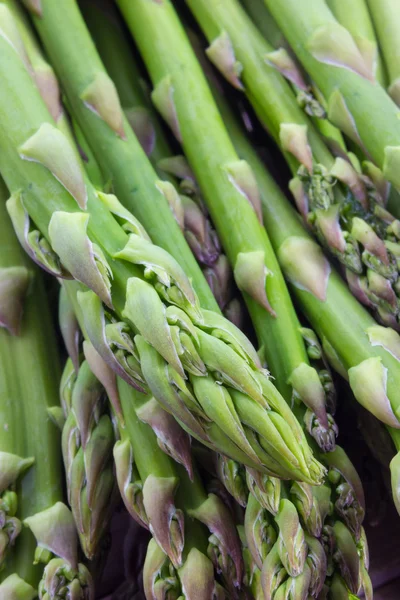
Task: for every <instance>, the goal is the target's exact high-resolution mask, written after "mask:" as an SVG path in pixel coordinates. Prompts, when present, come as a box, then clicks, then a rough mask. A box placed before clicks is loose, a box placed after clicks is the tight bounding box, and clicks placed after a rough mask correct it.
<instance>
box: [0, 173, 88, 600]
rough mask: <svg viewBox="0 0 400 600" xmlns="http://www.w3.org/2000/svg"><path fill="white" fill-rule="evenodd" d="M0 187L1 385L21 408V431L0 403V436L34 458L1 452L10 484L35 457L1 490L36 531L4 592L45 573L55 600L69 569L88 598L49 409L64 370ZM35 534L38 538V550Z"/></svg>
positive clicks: (13, 528) (26, 535)
mask: <svg viewBox="0 0 400 600" xmlns="http://www.w3.org/2000/svg"><path fill="white" fill-rule="evenodd" d="M0 191H1V196H2V198H1V203H0V214H1V219H0V220H1V224H2V252H1V258H2V263H3V264H2V274H3V277H2V291H3V296H2V302H1V314H2V325H3V326H4V327H6V328H8V329H9V331H10V333H8V332H7V331H6V330H5V329H4V330H1V331H0V334H1V336H2V343H1V348H2V354H1V360H2V373H3V375H4V376H3V377H2V385H6V386H7V388H8V393H9V395H7V405H9V404H10V400H11V405H12V407H13V411H15V412H16V413H19V419H18V430H17V431H18V433H19V435H18V433H16V430H15V422H14V421H13V419H12V415H11V414H8V415H7V411H9V409H6V406H5V405H3V406H2V415H3V417H4V419H6V420H5V421H4V422H5V423H7V424H8V427H2V431H3V434H2V439H1V442H2V450H3V449H4V448H3V442H4V443H5V442H6V438H7V437H8V436H11V437H12V438H13V439H14V440H15V442H16V443H19V444H20V445H21V448H22V452H23V456H31V457H32V459H23V460H22V459H18V460H17V461H16V460H14V459H13V454H12V453H10V452H8V453H7V454H6V453H4V451H3V452H2V455H3V459H2V460H3V467H2V474H3V479H2V481H3V485H4V484H5V485H6V488H5V489H6V490H7V487H8V486H9V485H11V484H12V478H13V476H15V475H16V474H17V473H18V470H22V469H23V468H24V467H27V466H29V465H32V462H33V460H34V464H33V465H32V466H30V469H29V470H28V471H27V472H26V474H25V475H24V476H23V477H22V478H21V480H20V483H19V485H18V487H17V495H16V494H15V492H12V491H4V489H3V490H2V492H3V494H2V511H5V509H6V508H7V506H8V507H9V508H13V509H14V510H15V509H16V498H17V497H18V513H17V514H18V517H19V518H20V519H22V520H23V522H24V524H25V525H27V526H28V527H29V528H30V529H31V530H32V532H33V534H34V535H32V533H31V532H30V531H29V529H27V528H25V529H24V530H23V531H22V532H21V535H20V536H19V537H18V539H17V543H16V547H15V550H14V552H13V554H12V555H11V556H10V560H9V561H7V563H6V565H5V569H4V570H3V571H2V574H1V577H2V579H3V580H4V581H3V584H2V585H4V586H5V589H6V592H7V593H9V594H13V593H22V594H23V597H25V594H28V596H29V594H31V588H29V586H32V587H33V588H34V589H36V588H37V585H38V583H39V580H40V579H41V578H42V581H41V583H40V589H42V588H43V586H44V588H46V586H50V588H51V589H49V590H48V593H49V596H48V597H49V599H52V598H54V597H55V596H56V595H57V593H58V591H59V587H60V585H62V586H64V585H65V580H63V581H62V583H61V581H58V577H59V576H60V575H61V574H62V573H66V574H68V583H67V584H66V586H67V589H72V588H73V589H74V590H75V594H76V597H77V598H78V599H80V600H83V599H86V598H89V597H91V594H92V582H91V578H90V575H89V573H88V572H87V570H86V569H85V567H84V566H83V565H81V564H79V563H78V561H77V549H78V547H77V534H76V531H75V528H74V524H73V519H72V515H71V514H70V513H69V511H68V509H67V508H66V506H65V505H64V504H62V502H61V501H62V486H60V481H61V479H62V471H61V461H60V453H59V440H58V435H57V430H56V427H55V426H54V424H53V423H52V422H51V420H50V418H49V415H48V411H49V409H50V408H52V406H53V404H54V402H55V401H56V400H57V399H58V394H57V385H58V372H59V369H58V362H57V350H56V342H55V336H54V334H53V331H52V325H51V319H50V314H49V312H48V310H47V307H46V297H45V292H44V288H43V284H42V281H41V279H40V274H39V273H38V271H37V270H36V268H35V267H34V266H33V264H31V263H29V262H28V261H27V260H26V257H25V256H24V254H23V253H21V250H20V248H19V244H18V240H17V238H16V237H15V235H14V232H13V230H12V225H11V222H10V221H9V217H8V215H7V212H6V207H5V199H6V197H7V196H6V189H5V187H4V185H3V183H2V182H1V188H0ZM10 261H12V262H10ZM11 332H12V333H11ZM5 353H7V354H5ZM33 383H34V385H33ZM2 397H3V398H4V396H2ZM7 479H8V483H7ZM11 517H13V515H11ZM3 518H4V521H5V527H4V530H3V532H2V541H3V543H4V541H5V537H4V533H7V532H9V533H10V534H11V533H13V534H14V535H15V536H16V534H17V533H18V529H19V528H18V525H17V523H16V522H14V523H13V522H12V521H13V518H11V519H10V518H8V517H7V515H4V514H3ZM34 536H35V537H36V540H37V543H38V548H37V550H36V551H35V545H36V544H35V537H34ZM5 545H6V544H4V545H3V549H4V546H5ZM43 565H46V566H45V567H44V566H43ZM43 569H44V570H43ZM21 581H24V582H26V584H27V585H25V584H23V583H21ZM28 584H29V585H28ZM28 596H26V597H28ZM7 597H8V596H7ZM10 597H11V596H10Z"/></svg>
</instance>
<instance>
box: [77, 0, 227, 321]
mask: <svg viewBox="0 0 400 600" xmlns="http://www.w3.org/2000/svg"><path fill="white" fill-rule="evenodd" d="M82 12H83V15H84V17H85V20H86V23H87V25H88V27H89V30H90V33H91V35H92V37H93V40H94V42H95V43H96V47H97V50H98V52H99V54H100V57H101V59H102V60H103V62H104V65H105V67H106V68H107V72H108V74H109V75H110V77H111V78H112V80H113V82H114V83H115V86H116V88H117V92H118V94H119V97H120V100H121V105H122V107H123V109H124V112H125V114H126V115H127V117H128V119H129V122H130V124H131V126H132V128H133V130H134V131H135V133H136V136H137V137H138V139H139V140H140V141H141V144H142V147H143V149H144V150H146V154H147V155H148V156H149V158H150V160H151V161H152V163H153V166H154V168H155V169H156V170H157V171H158V173H159V175H160V177H162V178H163V179H165V178H167V179H168V180H169V181H171V183H173V184H174V185H175V187H177V188H178V185H179V182H178V180H177V179H176V177H174V176H173V174H174V173H175V172H176V171H178V173H179V175H181V176H182V172H183V179H182V181H181V184H180V186H179V188H178V191H179V192H180V194H179V196H178V195H174V196H173V197H171V198H167V200H170V201H171V210H172V212H173V214H174V216H175V219H176V220H177V222H178V224H179V226H180V228H181V229H182V230H183V232H184V235H185V237H186V240H187V242H188V245H189V246H190V249H191V250H192V252H193V253H194V255H195V257H196V259H197V261H198V262H199V264H200V266H201V267H202V270H203V273H204V275H205V278H206V279H207V282H208V284H209V286H210V287H211V290H212V292H213V294H214V296H215V297H216V299H217V302H218V305H219V307H220V308H221V310H223V311H224V312H225V313H226V314H227V315H229V314H230V313H231V311H232V309H233V310H235V309H236V308H237V301H235V300H233V298H232V285H231V279H232V274H231V269H230V267H229V263H228V261H227V259H226V257H225V256H223V255H222V252H221V246H220V243H219V240H218V238H217V236H216V233H215V230H214V228H213V226H212V224H211V222H210V219H209V218H208V215H207V212H206V210H205V206H204V202H203V201H202V199H201V198H200V197H199V193H198V190H197V189H196V186H195V183H194V181H193V179H194V176H193V174H192V173H191V171H190V167H189V166H188V165H187V164H186V162H185V160H184V158H183V157H179V159H178V158H172V159H171V157H172V156H173V151H172V148H171V146H170V144H169V141H168V140H167V136H166V134H165V132H164V130H163V127H162V126H161V123H160V121H159V119H158V117H157V115H156V113H155V110H154V108H153V106H152V104H151V100H150V92H149V90H148V89H147V83H146V82H145V81H144V80H143V78H142V76H141V74H140V71H139V68H138V66H137V65H136V64H135V61H134V56H133V55H132V51H131V48H130V45H129V43H128V40H127V38H126V32H125V31H124V29H123V28H122V26H121V22H120V20H119V19H118V17H119V15H118V12H117V10H116V9H115V10H113V7H112V6H111V5H110V4H107V3H100V4H99V3H95V2H93V0H86V1H85V2H83V3H82ZM110 48H111V51H110ZM177 258H178V260H179V257H177ZM234 316H235V317H236V314H235V313H234ZM234 322H235V321H234Z"/></svg>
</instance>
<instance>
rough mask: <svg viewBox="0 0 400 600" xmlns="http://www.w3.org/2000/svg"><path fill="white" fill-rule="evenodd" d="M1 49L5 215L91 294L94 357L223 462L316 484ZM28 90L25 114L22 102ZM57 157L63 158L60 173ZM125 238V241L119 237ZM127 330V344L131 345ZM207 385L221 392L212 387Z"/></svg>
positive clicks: (223, 331)
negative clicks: (236, 460) (146, 393)
mask: <svg viewBox="0 0 400 600" xmlns="http://www.w3.org/2000/svg"><path fill="white" fill-rule="evenodd" d="M0 43H1V44H2V52H1V56H2V59H3V60H2V64H1V65H0V69H7V72H8V73H12V77H7V81H6V89H5V90H4V94H3V98H2V100H3V102H2V106H1V109H0V112H1V115H2V118H1V119H0V121H1V123H0V129H1V131H2V135H1V146H2V152H1V160H0V169H1V171H2V172H3V173H4V176H5V178H6V179H7V181H8V184H9V186H10V187H11V189H13V190H14V196H13V198H12V200H11V201H10V202H9V211H10V212H11V213H12V214H13V219H14V224H15V226H16V227H17V230H18V234H19V235H20V238H21V240H22V242H23V244H24V245H25V248H26V249H28V251H30V252H31V253H32V254H33V255H35V256H36V257H38V256H39V261H40V262H42V264H43V256H44V257H45V264H46V266H47V269H48V270H50V271H52V272H53V273H54V272H55V273H57V275H59V276H60V275H61V276H71V275H70V274H69V273H68V272H67V269H68V270H69V271H70V272H71V273H72V274H73V275H74V276H75V278H76V279H78V280H80V281H81V282H82V283H84V284H87V285H88V286H89V287H91V288H92V291H91V292H85V293H82V294H80V302H81V305H82V307H83V310H84V313H85V319H86V329H87V331H88V333H89V336H90V338H91V339H92V340H93V342H94V345H95V347H96V348H97V349H98V351H99V353H100V354H101V355H102V356H103V357H104V359H105V360H106V362H107V361H108V362H109V364H110V365H111V366H112V368H113V369H115V370H116V372H117V373H118V374H120V375H121V376H122V377H125V379H126V380H128V382H129V383H130V384H131V385H135V386H136V387H139V388H142V389H143V387H145V388H146V387H147V386H149V388H150V390H151V392H152V393H153V394H154V395H155V397H156V398H157V399H158V400H159V401H161V403H162V404H163V405H164V406H165V407H167V408H168V410H169V411H170V412H173V414H174V415H175V417H176V418H178V420H179V422H182V423H183V424H184V426H185V427H186V428H187V430H188V431H189V432H190V433H191V434H193V435H194V436H195V437H197V438H199V439H201V440H202V441H203V442H204V443H206V444H211V445H212V446H213V447H215V448H219V449H221V451H222V452H224V453H226V454H232V451H233V453H234V454H236V456H238V454H239V455H240V456H241V460H244V462H247V463H248V464H251V465H252V466H256V468H261V469H263V468H265V469H272V471H273V472H274V473H277V472H279V474H280V475H282V476H289V477H290V476H291V474H292V473H293V475H294V477H295V478H296V477H299V478H300V479H303V478H304V479H306V480H307V481H310V482H317V481H320V479H321V477H322V476H323V469H322V468H321V466H320V465H319V463H318V462H317V461H315V459H314V458H313V457H312V454H311V452H310V449H309V447H308V445H307V442H306V440H305V437H304V434H303V432H302V431H301V428H300V427H299V424H298V422H297V420H296V419H295V417H294V416H293V415H292V413H291V411H290V410H289V409H288V407H287V405H286V403H285V402H284V400H283V398H282V397H281V396H280V395H279V393H278V392H277V390H276V389H275V388H274V386H273V385H272V384H271V382H270V381H269V379H268V378H267V376H266V375H265V373H264V372H263V371H262V370H260V368H259V366H258V365H259V362H258V358H257V357H256V354H255V352H254V349H253V348H252V346H251V345H250V344H249V342H248V341H247V339H246V338H245V337H244V336H243V334H241V333H240V332H239V330H237V329H236V328H235V327H234V326H233V325H231V324H230V323H229V322H228V321H227V320H226V319H224V318H222V317H219V316H218V315H217V314H216V313H211V312H208V311H204V310H202V309H200V307H199V302H198V299H197V297H196V295H195V293H194V290H193V288H192V287H191V284H190V282H189V280H188V278H187V277H186V275H185V274H184V272H183V271H182V269H181V268H180V267H179V265H178V264H177V263H176V262H175V261H174V260H173V259H172V257H170V255H168V254H167V253H166V252H165V251H163V250H161V249H160V248H158V247H157V246H154V245H152V244H151V243H150V242H149V240H148V237H147V235H146V234H145V233H144V231H143V228H142V227H141V226H140V224H139V223H138V222H137V221H136V220H135V219H134V217H133V216H132V215H131V214H130V213H128V212H127V211H126V210H125V209H123V207H122V206H121V205H120V204H119V202H118V200H117V199H116V197H115V196H107V195H104V194H97V195H96V194H95V191H94V189H93V188H92V186H91V185H90V183H89V182H88V181H85V179H84V175H83V174H82V171H81V169H80V166H79V164H77V163H76V162H75V161H74V160H73V153H72V151H71V148H70V146H69V143H68V140H67V139H66V138H65V137H64V136H63V135H62V134H61V133H60V132H58V131H57V130H56V129H55V128H54V126H53V125H52V124H51V119H50V117H49V115H48V113H47V110H46V108H45V106H44V105H43V103H42V101H41V99H40V97H39V96H38V94H37V91H36V89H34V86H33V84H32V82H31V80H30V78H29V74H28V72H27V70H26V68H25V66H24V64H23V62H22V61H21V60H20V57H19V56H18V54H17V53H16V52H15V50H14V49H13V47H12V46H11V45H10V44H9V43H8V42H7V41H6V40H5V39H4V38H3V41H1V40H0ZM3 46H4V47H3ZM11 66H12V69H11V71H10V68H11ZM22 90H24V94H21V91H22ZM27 90H29V102H26V101H24V99H23V96H24V97H25V98H26V95H27ZM88 93H89V92H88ZM89 95H90V94H89ZM10 110H12V114H13V118H10ZM16 111H18V112H19V115H20V118H18V119H16ZM22 117H23V118H22ZM32 131H33V132H35V133H33V135H32ZM18 148H19V150H17V149H18ZM62 155H64V157H65V155H67V156H68V157H69V160H68V162H67V165H68V170H66V169H65V166H64V165H65V158H64V160H63V161H61V156H62ZM28 158H29V159H31V160H27V159H28ZM32 159H33V160H32ZM36 161H37V162H36ZM49 181H51V186H52V187H51V189H50V188H49V186H48V184H49ZM33 182H34V183H33ZM28 183H29V189H28V187H27V186H28ZM55 189H56V190H57V193H55V191H54V190H55ZM99 200H101V202H99ZM85 206H86V211H85V210H83V209H84V208H85ZM25 211H26V212H25ZM27 214H29V216H30V218H31V219H32V223H34V224H35V226H36V227H38V228H39V229H40V231H41V235H40V234H38V233H33V234H32V232H30V233H28V234H27V229H26V227H25V226H23V227H21V218H22V220H23V221H24V220H25V218H26V217H25V216H24V215H27ZM113 214H114V215H116V216H117V218H118V219H121V220H122V222H123V223H124V227H125V229H124V228H122V227H121V226H120V224H119V223H118V222H117V220H116V219H115V218H114V216H113ZM126 229H128V230H130V231H132V229H133V231H134V232H135V233H131V234H130V235H129V236H128V235H127V233H126ZM28 231H29V229H28ZM36 231H37V230H36ZM106 232H107V233H106ZM42 235H43V236H45V237H41V236H42ZM49 242H51V243H52V244H53V247H54V250H55V252H56V253H57V254H55V253H54V252H51V248H50V246H49ZM44 251H46V252H44ZM60 261H61V265H62V266H60ZM93 290H94V291H95V292H96V293H97V295H96V293H95V292H94V291H93ZM102 300H103V302H104V304H105V305H107V311H104V309H103V306H102ZM148 311H151V314H152V324H153V327H151V329H149V328H148V316H147V315H148V314H149V313H148ZM132 327H133V330H134V331H135V333H136V337H135V339H134V340H133V336H132V337H131V335H129V332H130V331H132ZM211 332H212V334H211ZM216 334H217V335H218V338H217V337H216ZM227 339H229V340H230V343H229V345H228V343H227V342H226V341H224V340H227ZM232 344H233V347H232ZM112 348H113V349H115V351H113V350H112ZM234 348H235V349H234ZM139 362H140V364H139ZM239 373H240V375H239ZM213 374H214V377H216V378H218V381H223V382H225V385H224V386H219V385H217V384H216V379H215V378H214V377H213ZM185 379H186V380H187V382H188V383H186V382H185ZM189 379H190V384H189ZM188 384H189V385H188ZM192 389H193V392H192ZM228 390H229V391H228ZM209 394H212V396H211V397H210V395H209ZM221 394H222V396H223V402H224V403H223V404H221ZM216 396H218V400H217V399H216ZM267 398H268V399H267ZM232 411H233V412H232ZM239 414H240V415H241V416H239ZM256 415H257V416H256ZM288 422H290V423H291V427H292V428H293V429H292V430H291V431H290V434H289V430H288V427H287V423H288ZM241 423H242V424H241ZM243 426H244V427H246V429H244V427H243ZM293 431H294V432H295V435H294V436H293ZM267 432H268V433H267ZM226 437H228V439H229V438H230V439H231V443H230V444H228V442H227V441H225V440H226ZM221 440H223V441H221ZM259 442H260V443H262V445H263V446H262V448H261V446H260V445H259ZM227 445H228V446H229V451H228V450H227ZM232 447H233V449H231V448H232ZM236 448H238V452H236V450H235V449H236ZM278 448H279V450H278ZM246 457H247V458H246Z"/></svg>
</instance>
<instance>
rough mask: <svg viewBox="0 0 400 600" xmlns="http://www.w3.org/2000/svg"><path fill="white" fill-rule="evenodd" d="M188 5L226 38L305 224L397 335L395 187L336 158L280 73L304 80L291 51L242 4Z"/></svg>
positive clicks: (342, 156)
mask: <svg viewBox="0 0 400 600" xmlns="http://www.w3.org/2000/svg"><path fill="white" fill-rule="evenodd" d="M189 5H190V6H191V8H192V10H193V12H194V14H195V16H196V17H197V19H198V21H199V23H200V25H201V27H202V28H203V30H204V32H205V33H206V35H207V38H208V40H209V41H210V44H211V45H210V48H213V44H216V43H217V40H219V39H220V37H221V35H225V36H228V40H229V44H231V51H232V52H233V55H232V56H233V57H234V60H235V61H236V62H237V63H238V64H239V65H240V69H239V70H240V71H241V73H240V79H238V82H239V87H240V86H242V88H243V87H244V89H245V91H246V94H247V96H248V97H249V99H250V101H251V102H252V104H253V106H254V108H255V109H256V112H257V114H258V115H259V117H260V119H261V121H262V122H263V123H264V125H266V126H267V127H268V129H269V131H270V132H271V134H272V135H273V137H274V139H275V140H276V142H277V143H278V144H279V145H280V146H281V148H282V150H283V152H284V155H285V157H286V159H287V161H288V163H289V166H290V167H291V169H292V172H293V174H294V176H295V178H294V179H293V181H292V182H291V186H290V187H291V191H292V193H293V195H294V197H295V200H296V203H297V206H298V208H299V211H300V213H301V214H302V216H303V218H304V219H305V221H306V222H307V224H308V225H309V226H311V228H312V230H313V231H314V233H315V235H316V236H317V237H318V238H319V240H320V241H321V243H322V244H323V245H324V246H325V247H326V248H327V249H329V251H330V252H331V253H332V254H333V255H334V256H335V257H336V258H338V259H339V260H340V261H341V262H342V264H343V265H344V266H345V267H346V274H347V278H348V282H349V286H350V288H351V290H352V292H353V293H354V294H355V295H356V296H357V298H358V299H359V300H360V301H361V302H363V303H364V304H366V305H367V306H368V307H370V308H372V309H374V310H375V311H376V313H377V315H378V316H379V319H380V320H381V322H383V323H384V324H386V325H390V326H392V327H394V328H396V329H398V328H399V323H398V317H399V297H398V291H397V288H398V286H399V267H398V260H397V256H398V251H399V248H400V245H399V243H398V241H399V238H398V237H397V234H396V233H395V231H396V230H397V228H398V223H399V222H398V220H396V219H395V218H394V217H393V216H392V215H391V214H390V213H389V212H388V211H387V210H386V208H385V205H386V202H387V199H388V196H389V192H390V186H389V185H388V184H387V183H386V182H385V181H384V180H383V177H382V173H381V172H380V171H379V170H377V169H376V167H374V165H372V163H369V162H366V163H365V165H364V169H365V173H364V174H363V173H362V170H361V165H360V163H359V161H358V159H357V158H356V157H355V156H354V155H352V154H350V153H345V152H344V148H343V147H342V148H339V149H337V150H336V151H337V152H339V156H338V157H337V158H336V159H335V158H334V156H333V155H332V154H331V153H330V150H328V147H327V146H325V144H324V141H323V139H322V137H321V136H320V134H319V133H318V131H317V130H316V128H315V127H314V126H313V124H312V122H311V121H310V119H309V118H308V117H307V115H306V114H305V113H304V112H303V111H302V110H301V108H300V106H299V105H298V103H297V102H296V100H295V97H294V95H293V94H292V93H291V89H290V85H289V84H288V83H287V82H286V81H284V78H283V76H282V75H281V74H280V73H279V71H281V72H282V73H283V74H284V75H285V76H286V77H288V78H289V80H292V81H295V83H296V84H297V85H299V83H298V82H299V81H300V82H301V81H302V74H301V73H300V72H299V70H298V69H297V67H296V65H295V64H294V63H293V61H292V59H291V58H290V56H289V55H288V54H287V52H286V51H285V50H282V49H281V50H276V51H274V50H273V49H272V48H271V47H270V46H269V44H268V43H267V42H266V40H265V39H264V38H263V37H262V36H261V34H260V32H259V31H258V30H257V28H256V27H255V25H254V24H253V23H252V22H251V21H250V19H249V18H248V16H247V15H246V14H245V12H244V11H243V9H241V7H240V6H239V4H238V2H237V0H223V1H222V2H218V3H216V5H214V3H213V2H203V1H202V0H200V2H193V3H191V2H190V0H189ZM221 31H223V32H225V33H224V34H221ZM208 54H209V55H210V50H209V51H208ZM212 60H214V59H213V58H212ZM239 61H240V62H239ZM214 62H215V61H214ZM272 65H273V66H272ZM217 66H218V64H217ZM219 66H221V65H219ZM221 70H222V72H223V74H224V75H225V77H226V76H227V75H226V72H224V68H222V69H221ZM228 79H229V78H228ZM329 135H330V134H329ZM336 145H337V144H336Z"/></svg>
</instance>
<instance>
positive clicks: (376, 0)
mask: <svg viewBox="0 0 400 600" xmlns="http://www.w3.org/2000/svg"><path fill="white" fill-rule="evenodd" d="M366 3H367V4H368V6H369V10H370V12H371V15H372V19H373V22H374V25H375V29H376V33H377V36H378V40H379V44H380V46H381V49H382V52H383V57H384V59H385V64H386V68H387V70H388V73H389V79H390V83H393V81H395V80H396V79H397V78H398V77H400V39H399V30H400V4H399V2H398V1H397V0H366Z"/></svg>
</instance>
